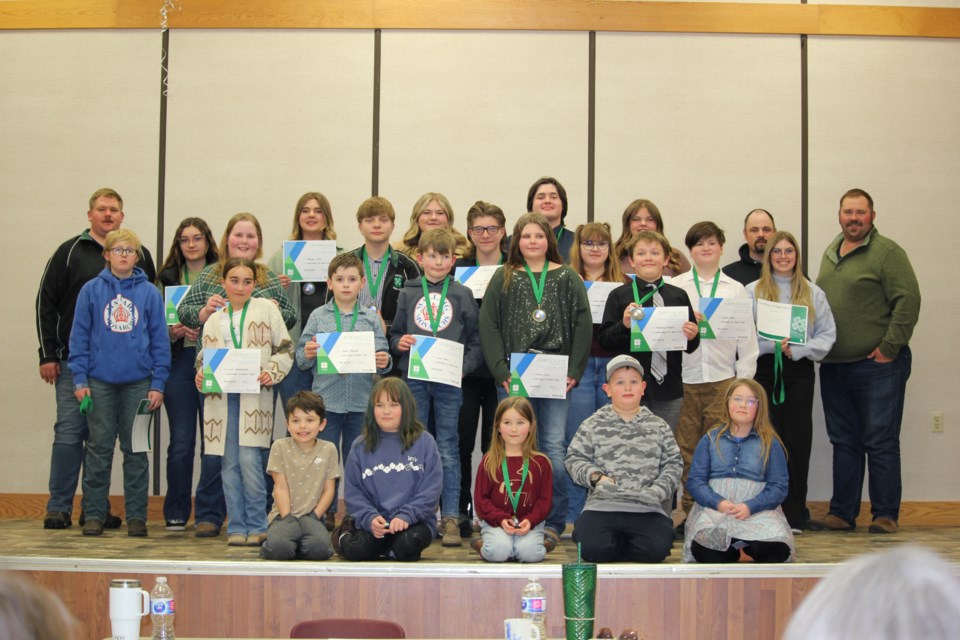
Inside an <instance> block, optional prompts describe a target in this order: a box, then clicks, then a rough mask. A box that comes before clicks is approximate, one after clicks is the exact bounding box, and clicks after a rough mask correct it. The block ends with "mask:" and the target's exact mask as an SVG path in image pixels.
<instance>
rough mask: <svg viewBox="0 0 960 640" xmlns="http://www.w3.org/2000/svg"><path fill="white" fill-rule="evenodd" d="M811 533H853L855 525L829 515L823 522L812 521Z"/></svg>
mask: <svg viewBox="0 0 960 640" xmlns="http://www.w3.org/2000/svg"><path fill="white" fill-rule="evenodd" d="M810 531H853V525H852V524H850V523H849V522H847V521H846V520H844V519H843V518H839V517H837V516H835V515H833V514H832V513H828V514H827V517H826V518H824V519H823V520H811V521H810Z"/></svg>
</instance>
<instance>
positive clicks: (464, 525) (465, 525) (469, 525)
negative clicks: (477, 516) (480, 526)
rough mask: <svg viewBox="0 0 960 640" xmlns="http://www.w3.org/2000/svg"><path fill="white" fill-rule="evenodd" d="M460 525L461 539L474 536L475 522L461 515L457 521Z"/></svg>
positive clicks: (465, 515)
mask: <svg viewBox="0 0 960 640" xmlns="http://www.w3.org/2000/svg"><path fill="white" fill-rule="evenodd" d="M457 523H458V524H459V525H460V537H461V538H469V537H470V536H472V535H473V520H472V519H471V518H470V516H468V515H467V514H465V513H461V514H460V519H459V520H458V521H457ZM471 544H472V543H471Z"/></svg>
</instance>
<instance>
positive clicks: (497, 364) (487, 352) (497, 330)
mask: <svg viewBox="0 0 960 640" xmlns="http://www.w3.org/2000/svg"><path fill="white" fill-rule="evenodd" d="M503 270H504V267H501V268H500V269H497V271H496V273H494V274H493V277H492V278H491V279H490V283H489V284H488V285H487V291H486V293H484V294H483V304H482V305H480V322H479V328H480V344H481V345H482V347H483V357H484V359H485V360H486V361H487V368H489V369H490V373H492V374H493V378H494V380H496V383H497V384H498V385H500V384H502V383H503V382H505V381H507V380H509V379H510V364H509V363H508V362H507V357H508V355H509V354H508V353H507V351H506V346H505V345H504V342H503V327H502V326H500V318H501V314H500V303H501V301H502V300H503V299H504V297H505V296H504V291H503V277H504V276H503Z"/></svg>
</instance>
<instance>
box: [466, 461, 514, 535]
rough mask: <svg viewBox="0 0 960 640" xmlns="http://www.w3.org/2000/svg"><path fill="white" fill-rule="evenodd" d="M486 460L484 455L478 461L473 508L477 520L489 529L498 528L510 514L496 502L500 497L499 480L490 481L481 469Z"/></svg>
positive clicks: (484, 470) (485, 471)
mask: <svg viewBox="0 0 960 640" xmlns="http://www.w3.org/2000/svg"><path fill="white" fill-rule="evenodd" d="M486 459H487V456H486V454H484V456H483V459H482V460H480V467H479V468H478V469H477V483H476V490H475V491H474V501H473V508H474V509H475V510H476V512H477V517H478V518H480V519H481V520H483V521H484V522H486V523H487V524H488V525H490V526H491V527H499V526H500V523H501V522H503V521H504V520H505V519H506V518H509V517H510V513H508V512H507V510H506V509H505V508H503V505H500V504H498V501H497V500H496V498H499V496H500V491H499V489H498V487H499V482H500V480H497V479H493V480H491V479H490V475H489V474H488V473H487V470H486V469H484V468H483V465H484V462H486ZM498 477H499V474H498Z"/></svg>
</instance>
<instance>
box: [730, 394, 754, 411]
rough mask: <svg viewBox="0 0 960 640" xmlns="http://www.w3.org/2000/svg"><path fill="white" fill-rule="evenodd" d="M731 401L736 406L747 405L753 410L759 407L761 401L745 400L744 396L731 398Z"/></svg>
mask: <svg viewBox="0 0 960 640" xmlns="http://www.w3.org/2000/svg"><path fill="white" fill-rule="evenodd" d="M730 400H731V401H732V402H733V403H734V404H739V405H741V406H742V405H746V406H748V407H751V408H752V407H755V406H757V403H758V402H759V400H757V399H756V398H744V397H743V396H731V397H730Z"/></svg>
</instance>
